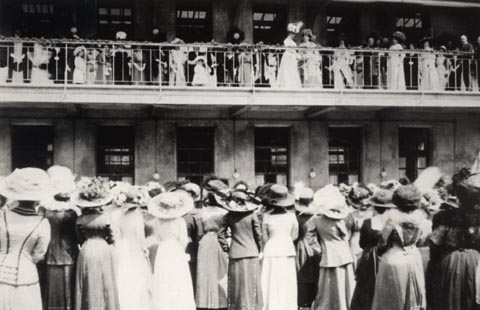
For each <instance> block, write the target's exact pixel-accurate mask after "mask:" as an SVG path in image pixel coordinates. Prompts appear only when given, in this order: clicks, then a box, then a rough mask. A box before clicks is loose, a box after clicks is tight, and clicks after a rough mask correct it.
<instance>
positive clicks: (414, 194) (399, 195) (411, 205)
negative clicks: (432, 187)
mask: <svg viewBox="0 0 480 310" xmlns="http://www.w3.org/2000/svg"><path fill="white" fill-rule="evenodd" d="M392 202H393V203H394V204H395V205H396V206H397V207H398V208H399V209H400V210H404V211H413V210H416V209H418V208H419V207H420V204H421V202H422V192H420V190H419V189H418V188H417V187H416V186H415V185H414V184H409V185H402V186H400V187H399V188H398V189H397V190H396V191H395V192H394V193H393V196H392Z"/></svg>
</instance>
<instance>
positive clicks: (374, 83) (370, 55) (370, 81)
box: [362, 34, 380, 89]
mask: <svg viewBox="0 0 480 310" xmlns="http://www.w3.org/2000/svg"><path fill="white" fill-rule="evenodd" d="M364 49H366V50H374V49H376V45H375V36H374V35H373V34H372V35H370V36H368V38H367V44H366V45H365V46H364ZM379 61H380V59H379V58H378V53H377V52H375V51H372V52H370V51H368V52H364V53H363V62H362V65H363V68H362V71H363V86H364V88H365V89H375V88H378V78H379V71H380V70H379V67H380V62H379Z"/></svg>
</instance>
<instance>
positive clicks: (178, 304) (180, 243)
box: [153, 218, 196, 310]
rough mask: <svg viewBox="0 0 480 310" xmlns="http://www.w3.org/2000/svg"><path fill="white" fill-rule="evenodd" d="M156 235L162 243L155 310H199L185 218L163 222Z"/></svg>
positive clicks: (155, 279) (159, 247)
mask: <svg viewBox="0 0 480 310" xmlns="http://www.w3.org/2000/svg"><path fill="white" fill-rule="evenodd" d="M155 232H156V233H157V234H158V238H159V240H160V241H159V243H158V248H157V255H156V258H155V265H154V275H153V277H154V280H153V287H154V289H153V296H154V307H155V308H154V309H155V310H195V309H196V305H195V298H194V296H193V285H192V278H191V275H190V269H189V266H188V260H189V258H188V255H187V254H186V253H185V247H186V245H187V243H188V234H187V226H186V224H185V220H184V219H183V218H177V219H173V220H161V219H159V220H158V222H157V223H156V229H155Z"/></svg>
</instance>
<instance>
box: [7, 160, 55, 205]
mask: <svg viewBox="0 0 480 310" xmlns="http://www.w3.org/2000/svg"><path fill="white" fill-rule="evenodd" d="M0 195H2V196H4V197H7V198H8V199H11V200H26V201H40V200H44V199H49V198H51V197H52V196H53V195H54V192H53V190H52V183H51V181H50V178H49V176H48V174H47V173H46V172H45V171H44V170H42V169H38V168H22V169H15V171H13V172H12V173H11V174H10V175H9V176H7V177H6V178H5V179H4V180H3V182H1V184H0Z"/></svg>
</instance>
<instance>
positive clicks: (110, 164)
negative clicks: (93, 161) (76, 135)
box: [97, 126, 135, 184]
mask: <svg viewBox="0 0 480 310" xmlns="http://www.w3.org/2000/svg"><path fill="white" fill-rule="evenodd" d="M134 135H135V132H134V128H133V127H131V126H101V127H98V131H97V173H98V175H99V176H103V177H106V178H108V179H110V180H112V181H125V182H129V183H131V184H133V177H134V172H135V160H134V159H135V156H134V152H135V136H134Z"/></svg>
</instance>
